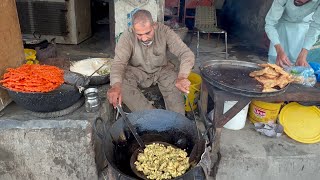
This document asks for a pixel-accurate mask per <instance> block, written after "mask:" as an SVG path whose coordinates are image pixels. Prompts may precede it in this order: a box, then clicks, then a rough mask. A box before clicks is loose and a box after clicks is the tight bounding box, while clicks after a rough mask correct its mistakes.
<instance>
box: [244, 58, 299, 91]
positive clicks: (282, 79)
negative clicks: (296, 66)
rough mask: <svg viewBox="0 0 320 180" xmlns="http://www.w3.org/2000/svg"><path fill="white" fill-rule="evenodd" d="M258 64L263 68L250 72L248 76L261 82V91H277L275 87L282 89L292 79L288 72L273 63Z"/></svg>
mask: <svg viewBox="0 0 320 180" xmlns="http://www.w3.org/2000/svg"><path fill="white" fill-rule="evenodd" d="M259 66H260V67H264V68H263V69H261V70H258V71H253V72H251V73H250V74H249V76H250V77H253V78H255V79H256V80H257V81H259V82H260V83H261V84H263V90H262V92H273V91H277V89H276V87H279V88H280V89H282V88H284V87H285V86H287V85H288V84H289V83H291V82H292V81H293V79H292V76H291V75H290V74H289V73H287V72H286V71H284V70H283V69H282V68H281V67H279V66H277V65H275V64H259Z"/></svg>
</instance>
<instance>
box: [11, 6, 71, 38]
mask: <svg viewBox="0 0 320 180" xmlns="http://www.w3.org/2000/svg"><path fill="white" fill-rule="evenodd" d="M66 5H67V3H66V2H52V1H51V2H47V1H27V2H26V1H23V0H17V9H18V16H19V21H20V27H21V31H22V33H23V34H33V33H35V32H36V33H38V34H40V35H53V36H65V35H67V33H68V31H67V28H68V27H67V17H66V12H67V6H66Z"/></svg>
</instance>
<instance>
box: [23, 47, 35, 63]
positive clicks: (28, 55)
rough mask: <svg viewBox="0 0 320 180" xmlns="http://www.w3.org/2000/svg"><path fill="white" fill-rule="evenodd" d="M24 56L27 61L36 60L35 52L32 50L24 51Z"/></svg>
mask: <svg viewBox="0 0 320 180" xmlns="http://www.w3.org/2000/svg"><path fill="white" fill-rule="evenodd" d="M24 55H25V58H26V60H27V61H34V60H36V55H37V51H35V50H33V49H24Z"/></svg>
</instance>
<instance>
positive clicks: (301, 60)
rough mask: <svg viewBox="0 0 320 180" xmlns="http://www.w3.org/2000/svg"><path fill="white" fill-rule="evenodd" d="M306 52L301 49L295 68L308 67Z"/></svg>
mask: <svg viewBox="0 0 320 180" xmlns="http://www.w3.org/2000/svg"><path fill="white" fill-rule="evenodd" d="M307 55H308V50H306V49H304V48H302V50H301V52H300V53H299V56H298V58H297V61H296V66H309V64H308V62H307Z"/></svg>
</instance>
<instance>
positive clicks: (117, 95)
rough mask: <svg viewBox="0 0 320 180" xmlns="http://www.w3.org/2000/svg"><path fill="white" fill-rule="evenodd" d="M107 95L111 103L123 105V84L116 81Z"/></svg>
mask: <svg viewBox="0 0 320 180" xmlns="http://www.w3.org/2000/svg"><path fill="white" fill-rule="evenodd" d="M107 97H108V100H109V102H110V104H112V105H113V107H116V106H117V105H118V104H119V105H121V101H122V96H121V84H120V83H115V84H114V85H113V86H112V87H111V88H110V89H109V90H108V92H107Z"/></svg>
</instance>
